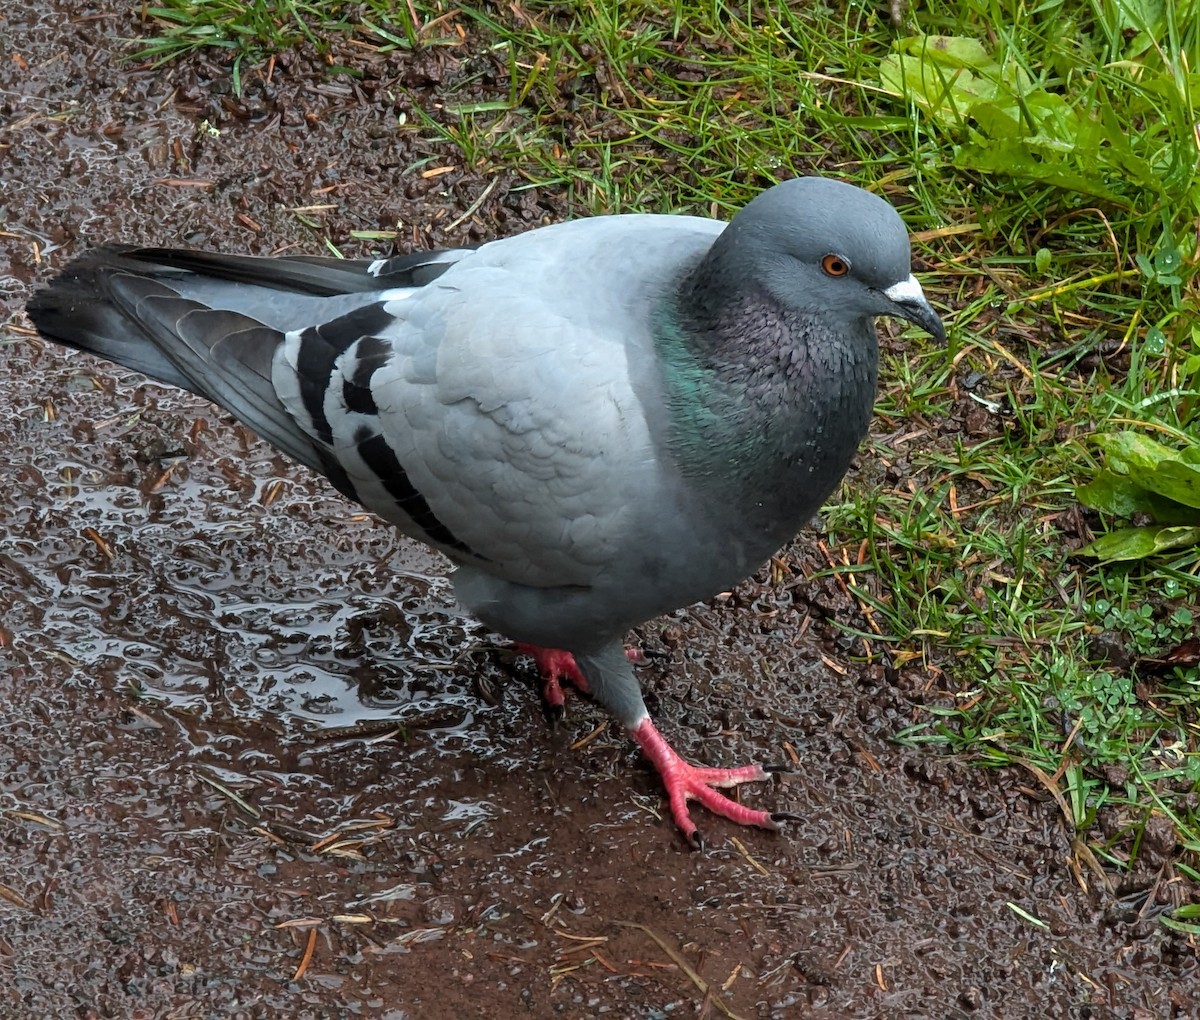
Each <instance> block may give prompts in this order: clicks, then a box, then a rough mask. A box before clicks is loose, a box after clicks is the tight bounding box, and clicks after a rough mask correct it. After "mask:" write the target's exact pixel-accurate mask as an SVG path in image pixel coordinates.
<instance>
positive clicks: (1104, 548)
mask: <svg viewBox="0 0 1200 1020" xmlns="http://www.w3.org/2000/svg"><path fill="white" fill-rule="evenodd" d="M1191 545H1200V527H1197V528H1160V527H1157V526H1155V527H1148V528H1123V529H1122V530H1121V531H1113V532H1110V533H1109V534H1107V535H1101V536H1100V537H1099V538H1098V539H1096V541H1094V542H1092V543H1090V544H1089V545H1085V546H1084V547H1083V548H1082V549H1080V550H1078V552H1077V553H1076V555H1077V556H1094V557H1096V559H1098V560H1100V561H1101V562H1102V563H1114V562H1117V561H1121V560H1144V559H1145V558H1146V557H1147V556H1153V555H1155V554H1156V553H1160V552H1167V551H1169V550H1171V549H1184V548H1187V547H1188V546H1191Z"/></svg>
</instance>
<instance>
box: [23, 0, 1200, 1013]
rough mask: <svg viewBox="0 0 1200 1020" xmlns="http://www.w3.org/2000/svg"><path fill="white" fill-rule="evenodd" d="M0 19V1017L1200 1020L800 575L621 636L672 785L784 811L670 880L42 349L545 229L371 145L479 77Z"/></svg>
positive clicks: (451, 679)
mask: <svg viewBox="0 0 1200 1020" xmlns="http://www.w3.org/2000/svg"><path fill="white" fill-rule="evenodd" d="M17 6H18V5H8V6H7V7H6V8H5V11H4V13H3V14H0V41H2V43H3V45H2V46H0V52H3V53H4V54H5V55H6V56H5V57H4V59H3V60H2V61H0V118H2V119H0V146H2V148H0V173H2V175H3V177H2V182H0V186H2V188H3V193H2V202H3V209H4V217H3V223H2V233H0V251H3V261H2V262H0V284H2V286H0V300H3V309H4V316H5V322H6V323H7V325H6V328H5V329H4V332H3V334H2V335H0V345H2V348H3V365H4V370H3V375H2V376H0V378H2V379H3V383H2V384H0V393H2V399H0V445H2V448H3V450H4V456H3V460H2V461H0V479H2V483H3V495H2V496H0V521H2V522H3V533H2V538H0V541H2V544H0V614H2V615H0V642H2V644H0V706H2V712H0V719H2V722H0V1016H3V1017H14V1018H16V1017H122V1018H124V1017H130V1018H133V1017H164V1018H165V1017H173V1018H183V1017H264V1018H265V1017H280V1016H287V1017H380V1018H387V1020H400V1018H408V1017H471V1016H486V1017H497V1016H501V1017H507V1016H531V1017H551V1016H569V1017H599V1016H616V1017H672V1016H695V1015H702V1016H707V1017H718V1016H727V1015H736V1016H740V1017H798V1016H804V1017H817V1018H819V1017H831V1018H832V1017H901V1016H929V1017H1004V1018H1017V1017H1044V1016H1052V1017H1081V1018H1082V1017H1168V1016H1179V1017H1185V1016H1187V1017H1190V1016H1196V1015H1200V992H1198V990H1197V989H1198V988H1200V983H1198V981H1197V978H1198V976H1200V974H1198V965H1197V955H1196V950H1195V947H1194V946H1193V945H1191V944H1189V943H1188V941H1187V940H1186V939H1185V938H1184V937H1182V936H1179V935H1177V934H1175V933H1173V932H1172V931H1170V930H1169V929H1167V928H1165V927H1164V926H1162V925H1161V924H1160V923H1159V920H1158V915H1159V914H1160V913H1161V912H1162V911H1163V910H1165V909H1166V908H1167V907H1168V906H1169V905H1171V904H1172V903H1173V902H1176V901H1177V900H1178V899H1180V898H1181V897H1183V896H1185V895H1187V892H1186V890H1182V889H1181V888H1180V886H1179V884H1178V882H1176V881H1174V880H1171V879H1169V878H1168V877H1167V876H1168V875H1169V872H1168V871H1166V870H1162V871H1160V872H1158V873H1155V872H1153V871H1152V870H1144V871H1143V872H1142V873H1140V874H1139V875H1138V876H1137V877H1136V878H1133V879H1125V880H1123V884H1121V880H1119V879H1118V878H1117V877H1116V876H1107V877H1105V878H1102V877H1101V876H1099V875H1097V874H1096V873H1094V872H1093V871H1090V870H1089V869H1088V868H1087V867H1086V862H1084V863H1083V864H1081V863H1080V857H1079V855H1078V854H1076V853H1075V852H1074V850H1073V847H1072V842H1071V834H1070V833H1069V832H1068V831H1067V830H1066V829H1065V827H1064V824H1063V820H1062V816H1061V814H1060V813H1059V811H1058V809H1057V807H1056V806H1055V804H1054V803H1053V801H1051V800H1049V799H1048V798H1046V797H1044V796H1042V795H1040V793H1039V788H1038V784H1037V781H1036V780H1035V779H1034V778H1033V777H1031V776H1029V775H1025V774H1018V773H1015V772H1010V773H1004V772H987V771H980V770H974V769H969V768H966V767H963V766H961V765H959V764H957V763H955V762H953V761H948V760H944V759H939V758H936V757H933V756H930V755H923V754H921V753H919V752H915V751H911V750H906V749H903V748H901V747H898V746H897V745H896V744H894V743H892V742H891V739H890V738H891V737H892V736H893V735H894V734H895V733H897V732H898V731H899V730H901V729H903V728H904V727H905V726H908V725H911V724H912V723H913V722H914V721H917V720H919V719H923V718H924V717H925V715H924V711H923V709H924V705H925V702H926V701H927V699H930V698H932V697H936V693H935V692H936V686H937V684H936V682H935V678H933V677H921V676H914V675H913V674H911V673H906V674H903V675H901V676H897V675H896V674H894V673H893V672H892V671H891V670H889V669H886V668H885V667H884V666H883V665H881V664H880V663H878V662H877V661H876V662H875V663H873V664H868V665H866V666H863V665H861V664H859V663H856V662H855V661H853V659H852V657H851V655H850V654H849V650H848V649H847V647H846V642H845V639H844V638H843V637H840V636H839V633H838V632H837V631H836V630H834V629H833V628H832V627H831V626H830V623H829V618H830V616H831V615H833V614H838V615H841V614H852V613H853V612H854V611H855V607H854V606H853V605H852V604H851V603H850V601H849V600H848V599H846V598H845V597H844V596H843V595H842V593H841V592H840V591H839V589H838V588H837V587H836V585H833V584H832V583H826V582H817V581H813V580H809V579H808V578H809V577H810V576H811V575H812V573H813V572H814V571H815V570H817V569H819V568H821V567H823V566H824V565H825V564H824V560H823V558H821V556H820V554H819V553H818V552H817V546H816V537H817V536H816V535H815V534H812V533H810V534H807V535H804V536H801V538H800V540H799V541H798V542H797V543H796V544H795V546H794V547H793V548H792V549H791V550H789V551H788V553H787V555H786V562H787V565H788V568H789V569H788V570H787V571H786V572H785V573H784V576H783V577H781V578H776V579H771V578H769V577H768V575H767V574H766V573H765V572H764V573H763V574H762V575H760V576H759V577H758V578H756V579H754V580H751V581H749V582H747V583H746V584H744V585H742V586H740V587H739V588H738V589H737V590H736V591H735V592H733V593H731V594H730V595H729V596H727V597H725V598H722V599H717V600H714V601H713V602H712V603H711V604H708V605H704V606H699V607H695V608H693V609H690V610H688V611H685V612H680V613H677V614H675V615H674V617H673V618H671V619H668V620H662V621H656V622H655V623H654V624H652V625H649V626H648V627H647V628H645V630H644V632H643V633H642V634H640V635H637V637H638V638H639V639H640V640H641V641H642V643H643V644H644V646H645V647H646V648H647V649H648V651H649V652H650V653H651V663H650V665H648V666H647V667H645V668H644V669H643V671H642V672H643V677H644V683H645V686H646V689H647V692H648V695H649V698H650V701H651V707H652V710H653V711H655V713H656V714H657V718H658V720H659V722H660V725H661V726H662V728H663V730H664V731H665V732H666V733H667V734H669V735H670V736H671V737H672V738H673V739H674V740H675V741H676V743H677V746H678V747H679V748H680V750H681V751H682V752H683V753H684V754H686V755H688V756H689V757H691V758H693V759H696V760H703V761H706V762H711V763H727V764H734V763H738V762H742V761H748V760H754V759H758V760H764V761H774V762H781V763H782V762H787V761H789V760H792V756H793V755H794V760H795V762H796V763H797V765H798V767H797V769H796V770H795V771H794V772H793V773H791V774H788V775H785V776H783V777H781V778H779V779H778V780H777V781H776V782H774V783H773V784H771V785H768V786H764V787H763V788H759V789H754V790H751V791H747V792H746V793H745V796H746V797H747V798H750V799H753V800H754V801H755V802H756V803H760V804H764V805H767V804H770V805H773V806H774V807H776V808H777V809H779V810H786V811H789V812H793V813H795V814H797V815H799V816H801V817H802V818H803V819H804V820H803V821H800V822H796V823H791V824H789V825H788V827H787V831H786V832H785V833H784V834H782V835H779V836H773V835H770V834H767V833H760V832H754V831H742V830H737V829H735V828H734V827H732V826H730V825H727V824H725V823H723V822H721V821H719V820H717V819H714V818H710V817H705V818H704V819H703V823H702V824H703V830H704V832H705V834H706V837H707V840H708V845H709V849H708V851H707V853H705V854H703V855H701V854H697V853H693V852H689V851H688V850H687V849H686V848H685V847H684V845H683V844H682V842H681V840H680V839H679V838H678V837H677V835H676V833H675V832H674V831H673V827H672V825H671V824H670V821H669V819H666V818H664V817H663V805H662V802H661V798H660V790H659V785H658V782H657V780H656V778H655V777H654V775H653V774H652V772H651V771H650V769H649V768H648V767H647V766H646V765H645V764H644V763H643V762H642V761H641V760H640V759H639V758H638V756H637V755H636V753H635V751H634V750H633V749H632V748H631V745H630V744H629V742H628V741H627V740H625V739H624V737H623V736H622V735H621V734H620V733H619V732H615V731H614V729H613V728H612V727H610V726H608V725H607V723H606V720H605V718H604V715H603V713H602V712H600V711H599V710H598V709H597V708H596V707H594V706H593V705H591V704H590V703H588V702H586V701H585V700H583V699H580V698H575V699H572V700H571V701H570V702H569V705H568V707H569V715H568V718H567V720H566V722H565V723H564V724H562V725H560V726H559V727H558V728H557V729H551V728H550V727H548V725H547V723H546V722H545V720H544V719H543V717H542V715H541V710H540V707H539V701H538V698H537V694H536V691H535V684H534V678H533V677H532V675H531V674H530V672H529V671H528V669H527V668H526V666H525V665H524V664H523V663H522V662H520V661H518V660H516V659H515V657H514V656H513V654H512V653H511V652H509V651H507V650H505V649H504V647H503V643H502V642H500V641H499V640H498V639H496V638H495V637H494V636H493V635H490V634H488V633H486V632H485V631H483V630H482V629H481V628H480V627H479V626H478V625H476V624H475V623H473V622H472V621H471V620H470V619H469V618H466V617H464V616H463V614H462V613H461V612H460V611H459V610H458V609H457V608H456V607H455V605H454V603H453V600H452V597H451V593H450V589H449V586H448V584H447V582H446V580H445V578H444V574H443V564H442V563H441V562H438V561H437V560H436V558H435V557H434V556H433V555H431V554H429V553H427V552H425V551H424V550H422V549H420V548H418V547H415V546H413V545H411V544H410V543H408V542H406V541H405V540H403V539H401V538H399V537H398V536H396V535H395V534H393V533H392V532H390V531H389V530H388V529H387V528H385V527H383V526H381V525H379V524H377V523H375V522H374V521H373V520H371V519H369V518H368V517H366V516H364V515H362V514H360V513H358V511H357V509H356V508H355V507H352V506H350V505H349V504H347V503H345V502H344V501H342V500H341V499H340V498H338V497H336V496H335V495H333V494H332V492H331V490H330V489H329V488H328V487H327V486H325V485H324V484H323V483H321V482H320V481H319V480H318V479H316V478H315V477H313V476H311V475H309V474H307V473H306V472H304V471H302V470H300V469H298V468H295V467H293V466H291V465H289V464H287V463H286V462H284V461H283V460H282V459H281V458H280V457H278V456H276V455H275V454H273V453H272V452H271V451H270V450H269V449H267V448H266V447H265V446H264V445H262V444H261V443H259V442H258V441H257V440H256V439H254V437H253V436H252V435H250V434H249V433H248V432H246V430H244V429H243V428H241V427H240V426H237V425H236V424H234V423H232V422H231V421H230V420H229V419H227V418H225V417H222V416H219V415H218V414H217V413H216V412H214V410H213V409H212V408H211V407H209V406H207V405H205V404H203V403H202V402H200V401H198V400H196V399H195V398H192V397H189V396H187V395H184V394H181V393H178V392H174V391H167V390H163V389H159V388H155V387H150V386H146V385H144V384H143V382H142V381H141V380H140V379H138V378H137V377H136V376H133V375H131V374H129V373H127V372H124V371H123V370H120V369H116V368H114V367H112V366H110V365H107V364H101V363H99V362H97V361H95V360H92V359H89V358H87V357H85V356H82V355H68V354H65V353H62V352H60V351H58V350H55V349H52V348H50V347H47V346H44V345H43V344H41V343H40V342H39V341H37V340H36V339H34V338H33V337H32V336H31V335H30V333H29V331H28V324H27V323H26V322H25V321H24V319H23V317H22V314H21V308H22V306H23V303H24V300H25V298H26V297H27V295H28V293H29V290H30V288H31V287H32V286H33V285H35V284H36V283H37V282H39V281H42V280H44V279H46V278H47V277H48V275H49V274H50V273H51V272H52V271H53V269H54V268H55V267H58V266H61V265H62V264H63V262H64V260H65V259H66V258H68V257H69V256H70V255H71V254H72V253H74V252H76V251H79V250H81V248H82V247H83V246H85V245H89V244H94V243H100V242H103V241H106V240H115V239H119V240H123V241H130V242H146V243H167V244H173V243H188V244H195V245H206V246H214V247H229V248H233V249H238V250H243V251H254V252H270V251H283V250H294V251H299V250H303V251H320V250H322V246H323V239H324V238H325V237H326V236H327V237H329V238H330V240H331V241H332V242H333V243H334V244H336V245H337V246H339V248H341V250H343V251H344V252H345V253H346V254H349V255H359V254H366V253H367V252H369V251H374V250H378V249H379V247H380V245H379V243H378V242H373V243H368V242H363V241H357V240H355V239H354V238H353V237H352V236H351V231H356V230H358V231H361V230H388V229H393V228H395V227H396V226H397V224H400V231H401V236H400V239H399V241H398V244H399V245H400V246H401V247H408V246H410V245H412V244H428V243H434V244H436V243H461V242H469V241H472V240H478V239H480V238H482V237H487V236H492V235H493V234H497V233H505V232H511V231H513V230H517V229H522V228H524V227H527V226H529V225H533V224H536V223H540V222H544V221H547V220H550V219H554V218H557V217H561V216H562V215H565V214H567V213H568V212H569V211H570V210H569V208H568V206H567V204H566V202H565V201H564V199H563V197H562V196H561V195H558V194H555V193H554V192H553V191H552V190H546V189H529V188H525V189H524V190H518V189H519V188H520V186H521V185H523V183H524V182H520V181H518V180H515V179H511V178H509V177H506V176H504V175H499V176H491V177H485V176H482V175H480V174H479V173H476V172H475V171H474V170H472V169H471V168H467V167H463V166H462V164H461V160H460V157H459V155H458V154H457V153H456V152H455V151H453V150H448V149H445V148H440V147H439V145H438V144H437V143H436V142H434V141H431V140H429V132H427V131H426V132H424V135H423V134H422V132H420V131H413V130H411V129H408V128H398V127H397V125H398V118H399V115H400V114H402V113H403V114H406V115H407V120H408V123H409V124H411V123H412V122H413V120H414V117H413V116H412V112H413V110H414V108H415V106H416V105H417V104H420V105H422V106H423V107H424V108H426V109H428V110H429V111H430V115H431V116H434V117H437V116H439V115H440V114H439V109H440V104H441V103H442V102H443V101H445V100H446V98H447V97H448V96H452V97H454V96H462V95H469V96H470V97H472V98H503V97H505V96H507V83H506V81H505V80H504V73H503V70H504V69H503V67H502V66H500V65H499V64H496V63H493V62H492V58H490V57H488V56H486V54H484V49H483V47H477V46H471V45H469V44H466V45H463V46H460V47H455V48H445V49H441V50H438V51H435V52H432V53H423V54H417V55H404V54H401V55H394V56H390V57H387V58H372V57H371V56H370V55H369V54H365V52H364V51H363V50H362V49H361V48H357V47H353V46H349V45H346V46H342V47H341V48H340V49H339V50H338V51H337V52H336V53H335V59H334V63H336V64H341V65H345V66H351V67H355V68H358V69H359V70H361V72H362V75H363V76H362V77H361V78H359V79H357V80H354V79H350V78H348V77H346V76H344V75H337V74H329V73H328V72H327V70H326V63H325V61H324V60H323V59H322V58H320V57H319V56H317V55H315V54H306V53H297V54H291V55H289V56H287V57H286V58H281V59H280V60H278V61H276V62H275V64H274V66H273V68H272V72H271V77H270V80H269V81H267V80H266V79H265V77H264V76H263V75H261V74H259V75H255V74H251V73H247V75H246V77H247V89H246V95H245V97H244V98H242V99H239V98H237V97H235V96H234V95H233V94H232V90H231V87H230V80H229V74H228V69H227V68H225V67H223V66H221V65H220V64H218V63H214V62H213V61H211V60H210V59H208V58H204V57H199V58H194V59H192V60H190V61H186V62H184V63H181V64H179V65H177V66H173V67H169V68H163V69H147V68H140V69H139V68H137V67H134V66H131V65H128V64H122V63H120V61H119V55H120V53H121V52H122V49H121V44H120V42H119V40H120V37H123V36H129V35H132V34H134V31H135V29H136V27H137V26H136V21H135V19H134V17H133V16H132V15H130V14H129V13H128V5H124V4H118V3H116V2H115V0H97V2H94V3H86V2H82V0H51V2H48V3H45V4H40V5H37V7H36V9H30V10H27V11H22V10H16V9H15V8H16V7H17ZM480 54H483V55H480ZM445 166H448V167H451V169H450V170H449V171H446V172H441V173H437V174H433V175H430V176H423V175H425V174H428V173H429V172H430V171H431V170H437V169H439V168H440V167H445ZM488 188H490V189H491V190H490V192H488V194H487V195H486V196H485V198H484V201H483V202H482V204H480V205H479V207H478V209H476V210H475V211H474V212H469V210H470V209H471V207H472V205H473V204H474V203H476V202H477V201H478V200H479V198H480V197H481V196H483V195H484V192H485V190H486V189H488ZM294 210H300V211H298V212H297V211H294ZM1170 842H1171V841H1170V839H1169V838H1164V845H1163V846H1162V847H1158V848H1157V849H1155V848H1154V847H1150V848H1149V849H1144V850H1143V854H1144V860H1145V861H1147V862H1148V863H1147V865H1146V869H1150V868H1152V867H1153V866H1154V865H1155V862H1156V861H1157V863H1159V864H1161V863H1163V862H1165V861H1166V860H1168V859H1169V857H1170V854H1171V852H1172V847H1171V846H1170ZM1156 855H1157V856H1156ZM706 989H707V991H706Z"/></svg>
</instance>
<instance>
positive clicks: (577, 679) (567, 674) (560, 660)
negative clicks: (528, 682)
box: [513, 641, 646, 712]
mask: <svg viewBox="0 0 1200 1020" xmlns="http://www.w3.org/2000/svg"><path fill="white" fill-rule="evenodd" d="M513 644H514V646H515V647H516V649H517V651H518V652H519V653H520V654H521V655H528V656H529V657H530V658H531V659H533V661H534V664H535V665H536V666H537V670H538V673H539V674H540V675H541V677H542V697H543V698H544V699H545V701H546V704H547V705H548V706H549V707H550V709H551V710H552V711H554V712H561V711H562V709H563V705H564V703H565V700H566V699H565V698H564V697H563V691H562V683H563V681H564V680H565V681H566V682H567V683H569V684H572V685H573V686H574V687H575V689H576V690H577V691H582V692H583V693H584V694H587V693H588V682H587V678H586V677H585V676H584V675H583V673H582V672H581V671H580V669H579V667H578V666H577V665H576V664H575V656H574V655H572V654H571V653H570V652H567V651H564V650H563V649H561V648H543V647H542V646H541V645H529V644H526V643H525V642H523V641H514V642H513ZM625 657H626V658H627V659H629V661H630V662H632V663H633V664H634V665H635V666H636V665H640V664H641V663H643V662H645V661H646V656H645V655H644V654H642V650H641V649H640V648H626V649H625Z"/></svg>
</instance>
